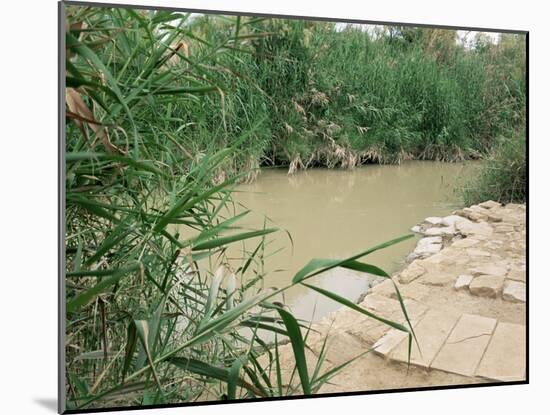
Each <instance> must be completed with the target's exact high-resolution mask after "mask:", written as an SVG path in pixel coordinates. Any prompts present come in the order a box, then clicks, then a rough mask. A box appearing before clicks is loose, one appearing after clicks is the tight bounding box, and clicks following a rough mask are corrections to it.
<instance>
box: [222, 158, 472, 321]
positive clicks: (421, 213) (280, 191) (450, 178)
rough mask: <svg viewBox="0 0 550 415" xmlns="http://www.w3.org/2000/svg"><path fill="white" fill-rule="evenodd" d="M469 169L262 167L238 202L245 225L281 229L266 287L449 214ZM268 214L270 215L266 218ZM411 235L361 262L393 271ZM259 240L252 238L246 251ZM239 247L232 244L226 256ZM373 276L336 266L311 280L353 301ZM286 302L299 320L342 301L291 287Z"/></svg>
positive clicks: (417, 164) (433, 165)
mask: <svg viewBox="0 0 550 415" xmlns="http://www.w3.org/2000/svg"><path fill="white" fill-rule="evenodd" d="M469 171H471V167H470V163H466V164H463V163H438V162H423V161H409V162H405V163H402V164H401V165H366V166H363V167H360V168H356V169H354V170H338V169H332V170H330V169H310V170H307V171H299V172H298V173H297V174H294V175H291V176H289V175H287V173H286V170H285V169H263V170H262V172H261V174H260V175H259V177H258V179H257V180H256V181H255V182H254V183H252V184H246V185H240V186H239V187H238V188H237V192H236V193H235V194H234V201H235V202H236V203H237V204H240V205H241V206H240V207H239V210H243V209H244V208H245V207H246V208H247V209H251V210H252V212H251V213H250V214H249V215H248V216H247V218H246V220H245V221H244V222H242V223H241V225H244V226H245V227H247V228H255V229H258V228H261V227H262V226H263V223H264V220H267V221H268V222H267V226H277V227H279V228H281V229H284V230H286V231H288V233H290V235H291V237H292V241H293V246H292V244H291V242H290V239H289V237H288V236H287V234H286V233H285V232H278V233H275V234H271V235H269V236H268V240H270V241H272V242H271V243H270V244H269V245H268V247H267V248H266V253H267V254H268V255H269V254H270V253H274V254H273V255H271V256H268V258H266V260H265V271H266V274H267V275H266V276H265V278H264V285H265V287H281V286H283V285H286V284H287V283H288V282H289V281H290V280H291V278H292V276H293V275H294V274H295V273H296V271H298V270H299V269H300V268H301V267H302V266H304V265H305V264H306V263H307V262H308V261H309V260H310V259H311V258H344V257H347V256H350V255H353V254H355V253H358V252H360V251H363V250H365V249H367V248H369V247H371V246H373V245H376V244H379V243H381V242H385V241H387V240H390V239H393V238H396V237H398V236H401V235H404V234H407V233H409V232H410V228H411V227H412V226H413V225H415V224H417V223H418V222H420V221H422V220H423V219H424V218H426V217H427V216H438V215H447V214H449V213H450V212H451V211H452V210H453V209H454V208H456V207H458V206H459V205H460V197H459V195H458V194H457V193H456V192H455V191H454V189H455V187H456V185H457V183H459V182H460V181H461V180H462V179H463V178H464V176H465V175H466V174H467V173H468V172H469ZM266 218H267V219H266ZM415 243H416V239H415V238H412V239H410V240H407V241H405V242H401V243H400V244H398V245H394V246H392V247H390V248H386V249H384V250H381V251H378V252H376V253H374V254H372V255H370V256H367V257H364V258H363V261H364V262H368V263H372V264H374V265H376V266H379V267H381V268H382V269H384V270H385V271H386V272H388V273H392V272H395V271H396V270H398V269H399V268H400V267H401V266H402V265H403V263H404V260H405V257H406V255H407V254H408V253H409V252H410V251H411V250H412V249H413V248H414V245H415ZM256 244H257V240H256V242H255V243H254V241H249V242H248V243H247V245H246V248H247V250H251V249H253V247H254V246H255V245H256ZM240 249H242V246H240V247H239V248H237V247H232V249H231V250H230V251H229V256H235V257H238V256H239V254H238V253H240V252H241V251H240ZM370 281H371V279H370V278H369V277H368V276H367V275H364V274H363V275H361V274H358V273H355V272H352V271H348V270H344V269H340V268H337V269H335V270H333V271H329V272H326V273H324V274H321V275H319V276H318V277H314V278H313V279H312V280H311V282H312V283H313V284H315V285H318V286H320V287H322V288H325V289H328V290H330V291H334V292H336V293H338V294H340V295H342V296H345V297H347V298H349V299H350V300H352V301H355V300H357V299H358V298H359V296H360V295H361V294H362V293H364V292H365V291H366V290H367V289H368V287H369V283H370ZM285 303H286V304H287V305H289V306H290V308H291V309H292V311H293V313H294V314H295V316H296V317H298V318H303V319H307V320H312V321H316V320H319V319H320V318H322V317H323V316H324V315H326V314H327V313H330V312H331V311H334V310H335V309H337V308H339V307H340V305H339V304H338V303H336V302H334V301H332V300H330V299H328V298H325V297H322V296H320V295H319V294H317V293H315V292H313V291H311V290H309V289H307V288H305V287H303V286H296V287H293V288H291V289H289V290H288V291H287V292H286V295H285Z"/></svg>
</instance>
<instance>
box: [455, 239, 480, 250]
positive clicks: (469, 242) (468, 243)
mask: <svg viewBox="0 0 550 415" xmlns="http://www.w3.org/2000/svg"><path fill="white" fill-rule="evenodd" d="M478 243H479V240H478V239H474V238H463V239H458V240H456V241H455V242H453V244H452V247H453V248H471V247H472V246H474V245H477V244H478Z"/></svg>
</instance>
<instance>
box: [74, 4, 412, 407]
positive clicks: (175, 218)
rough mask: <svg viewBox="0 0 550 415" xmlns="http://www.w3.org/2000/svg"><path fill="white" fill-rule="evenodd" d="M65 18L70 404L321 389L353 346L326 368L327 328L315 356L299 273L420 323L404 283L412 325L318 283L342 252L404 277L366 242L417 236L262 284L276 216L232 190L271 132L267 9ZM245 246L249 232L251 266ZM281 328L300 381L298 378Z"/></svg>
mask: <svg viewBox="0 0 550 415" xmlns="http://www.w3.org/2000/svg"><path fill="white" fill-rule="evenodd" d="M66 18H67V32H66V34H65V35H66V54H67V61H66V71H67V77H66V115H67V125H66V132H65V133H66V134H65V135H66V143H65V145H66V148H65V165H66V166H65V176H66V183H65V194H66V217H65V219H66V230H65V231H66V233H65V241H66V247H65V258H66V266H67V268H66V270H65V287H66V298H65V309H66V315H65V318H66V330H65V333H64V335H65V344H64V346H65V356H66V361H65V369H66V371H65V385H66V388H65V389H66V406H67V408H68V409H91V408H103V407H113V406H132V405H145V406H146V405H155V404H166V403H182V402H195V401H198V400H216V399H229V400H233V399H245V398H253V397H276V396H285V395H289V394H296V393H300V394H312V393H316V392H318V391H319V390H320V388H321V387H322V386H323V384H325V383H326V382H328V381H329V380H330V379H331V377H332V376H334V375H335V374H336V373H337V372H338V371H340V370H342V369H344V368H345V367H346V365H348V364H349V363H350V362H351V361H349V362H345V363H344V364H342V365H340V366H337V367H334V368H332V369H330V370H328V371H325V370H323V367H322V364H323V360H324V357H325V354H326V348H325V346H326V343H324V344H323V347H322V349H321V352H320V353H319V355H318V356H317V358H318V359H317V361H316V362H314V367H313V368H312V367H311V362H308V361H307V360H306V348H307V346H306V344H307V340H306V339H307V336H308V335H309V333H311V327H310V325H309V323H308V322H305V321H300V320H297V319H296V318H295V317H294V316H293V314H292V312H291V310H290V309H289V308H288V307H286V306H285V305H284V302H283V301H282V300H283V297H282V294H283V293H284V291H285V290H287V289H289V288H290V287H292V286H295V285H298V284H300V285H303V286H305V287H307V288H308V289H310V290H314V291H315V292H317V293H319V294H321V295H324V296H327V297H329V298H331V299H332V300H334V301H336V302H339V303H340V304H342V305H343V306H347V307H350V308H352V309H354V310H356V311H357V312H359V313H362V314H364V315H366V316H367V317H369V318H373V319H377V320H379V321H381V322H382V323H384V324H387V325H389V326H391V327H393V328H395V329H397V330H401V331H403V332H406V333H407V334H408V336H409V350H410V344H411V341H412V339H413V331H412V327H411V325H410V322H409V320H408V317H407V313H406V309H405V307H404V306H403V302H402V301H401V297H400V296H399V295H398V298H399V299H400V301H401V305H402V311H403V315H404V321H405V323H404V324H401V323H397V322H393V321H389V320H386V319H384V318H382V317H380V316H377V315H375V314H372V313H371V312H369V311H368V310H366V309H363V308H362V307H360V306H358V305H356V304H354V303H353V302H351V301H349V300H347V299H345V298H343V297H340V296H338V295H337V294H335V293H332V292H330V291H326V290H324V289H322V288H320V287H317V286H315V285H313V284H312V283H311V278H312V277H314V276H315V275H318V274H320V273H322V272H324V271H327V270H330V269H332V268H335V267H344V268H349V269H353V270H356V271H361V272H364V273H365V274H369V275H372V274H374V275H377V276H381V277H384V278H389V276H388V274H386V273H385V272H384V271H383V270H381V269H379V268H378V267H376V266H374V265H370V264H367V263H364V262H362V261H361V258H362V257H364V256H367V255H369V254H370V253H372V252H375V251H377V250H379V249H383V248H385V247H387V246H390V245H392V244H394V243H398V242H400V241H401V240H403V239H406V238H408V237H410V235H407V236H404V237H401V238H397V239H394V240H391V241H389V242H387V243H383V244H380V245H378V246H375V247H373V248H371V249H368V250H365V251H363V252H360V253H359V254H357V255H354V256H351V257H349V258H345V259H314V260H312V261H310V262H309V263H308V264H306V265H305V266H304V267H303V268H302V269H301V270H300V271H299V272H298V273H297V274H296V275H295V276H294V278H293V280H292V281H291V282H290V283H289V284H287V285H285V286H283V287H277V288H272V289H263V288H262V280H263V278H264V276H265V270H264V266H263V264H264V259H265V255H266V249H267V246H268V241H269V239H268V238H269V237H270V235H275V232H277V231H278V229H276V228H273V227H268V226H263V227H262V228H260V229H256V230H250V229H245V228H243V227H241V226H240V222H239V221H240V220H241V219H242V218H243V217H245V216H246V215H247V214H248V212H247V211H245V212H243V213H239V214H236V213H235V208H234V206H233V202H232V199H231V193H232V191H233V189H234V186H235V184H236V183H237V182H238V181H240V180H246V179H247V178H250V177H251V175H253V174H254V173H255V171H256V167H257V165H258V164H259V162H258V161H257V159H256V157H257V156H258V155H259V154H261V153H262V151H264V149H265V147H266V146H267V147H269V143H270V140H271V138H272V136H271V133H270V131H271V128H272V125H271V123H272V121H270V120H269V119H268V118H269V116H270V107H269V106H267V105H266V104H265V101H263V100H269V99H270V97H269V95H268V94H267V93H266V91H265V90H263V89H262V87H265V85H258V82H257V81H258V79H255V77H254V76H253V75H251V74H252V72H246V71H241V72H240V71H239V70H238V68H239V65H245V63H246V62H247V59H259V58H258V56H259V55H258V51H257V50H256V49H255V46H254V45H255V44H256V45H259V44H261V42H262V39H265V38H266V37H270V36H272V34H271V33H270V32H269V31H268V30H271V29H272V28H271V26H270V23H269V22H265V21H264V20H265V19H253V18H247V19H241V18H239V17H232V18H218V19H216V20H215V21H210V18H209V17H208V16H203V17H193V16H191V15H190V14H186V13H178V12H171V11H142V10H137V9H135V10H134V9H109V8H97V7H83V6H68V7H67V9H66ZM260 29H261V30H260ZM255 42H256V43H255ZM258 42H259V43H258ZM268 56H269V55H268ZM230 63H231V65H229V64H230ZM257 65H260V64H259V63H257ZM241 69H242V68H241ZM300 76H301V75H298V74H297V75H296V77H297V78H299V77H300ZM243 94H245V95H243ZM246 94H248V95H246ZM245 96H246V97H247V98H246V99H245ZM237 121H238V122H237ZM245 241H246V242H247V244H246V245H244V242H245ZM231 244H243V254H242V258H240V263H239V265H238V266H236V267H235V266H234V265H232V264H233V262H230V261H229V260H228V258H227V255H226V250H227V247H228V246H230V245H231ZM251 244H252V245H251ZM251 246H252V248H249V247H251ZM396 290H397V288H396ZM261 330H263V331H267V332H271V333H273V334H274V335H275V336H276V337H275V338H276V340H275V342H274V343H273V344H268V343H267V342H266V341H265V339H264V338H263V337H262V336H260V334H259V332H260V331H261ZM283 338H285V339H287V340H288V341H290V343H291V345H292V350H293V355H294V360H295V368H294V371H293V374H292V375H291V378H294V379H296V380H297V381H296V382H292V380H291V381H290V382H287V381H285V382H283V380H282V376H281V361H280V356H279V342H280V340H281V339H283ZM358 357H359V356H358ZM308 365H310V366H309V367H308Z"/></svg>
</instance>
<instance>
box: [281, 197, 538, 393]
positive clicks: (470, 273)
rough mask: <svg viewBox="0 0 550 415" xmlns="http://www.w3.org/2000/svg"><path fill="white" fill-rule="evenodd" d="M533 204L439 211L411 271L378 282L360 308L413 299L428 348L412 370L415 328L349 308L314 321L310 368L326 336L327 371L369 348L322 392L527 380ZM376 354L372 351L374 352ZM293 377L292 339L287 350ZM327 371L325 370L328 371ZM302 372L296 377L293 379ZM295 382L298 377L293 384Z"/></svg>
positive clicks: (395, 305) (394, 307) (287, 374)
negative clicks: (407, 330)
mask: <svg viewBox="0 0 550 415" xmlns="http://www.w3.org/2000/svg"><path fill="white" fill-rule="evenodd" d="M525 210H526V206H525V205H519V204H508V205H506V206H501V205H500V204H498V203H496V202H484V203H481V204H479V205H474V206H471V207H469V208H464V209H462V210H459V211H455V212H453V214H452V215H449V216H446V217H444V218H439V217H430V218H426V220H425V221H424V222H423V223H422V224H420V225H418V226H417V227H415V228H414V230H415V231H417V232H419V233H421V234H422V235H423V236H424V237H423V238H422V239H420V240H419V242H418V244H417V246H416V248H415V249H414V251H413V252H412V253H411V255H410V256H409V260H410V261H411V262H410V263H409V264H408V265H407V266H406V267H405V268H404V269H403V270H401V271H400V272H398V273H396V274H395V275H393V276H392V279H393V282H392V281H389V280H385V281H383V282H381V283H379V284H377V285H376V286H374V287H372V288H371V289H369V291H368V293H367V295H366V296H365V298H364V299H363V300H362V301H361V303H360V306H361V307H363V308H365V309H367V310H369V311H371V312H373V313H376V314H378V315H380V316H382V317H384V318H387V319H389V320H392V321H400V322H404V321H405V318H404V316H403V313H402V311H401V307H400V305H399V302H398V300H397V298H396V293H395V288H394V285H393V283H395V284H396V285H397V287H398V288H399V290H400V293H401V295H402V297H403V299H404V302H405V305H406V308H407V313H408V315H409V318H410V320H411V322H412V324H413V326H414V329H415V334H416V337H417V339H418V344H419V345H420V350H419V349H418V346H417V345H415V344H414V343H413V348H412V354H411V366H410V367H407V363H406V362H407V339H406V335H405V334H403V333H402V332H399V331H397V330H394V329H391V328H390V327H388V326H386V325H383V324H382V323H379V322H377V321H375V320H373V319H371V318H368V317H366V316H364V315H361V314H359V313H357V312H355V311H353V310H350V309H347V308H341V309H339V310H338V311H336V312H334V313H331V314H330V315H328V316H326V317H325V318H324V319H323V320H321V321H320V322H319V323H316V324H314V325H313V327H312V329H313V330H312V331H311V332H310V334H309V336H308V338H307V344H308V346H309V350H308V356H307V358H308V360H309V362H308V363H310V364H309V365H308V367H309V368H310V370H313V368H314V367H315V362H316V361H317V359H318V358H319V354H320V352H321V349H322V347H323V343H324V339H325V337H327V338H328V340H327V349H326V355H325V356H326V359H325V363H324V366H323V369H324V370H329V369H330V368H331V367H336V366H338V365H340V364H342V363H344V362H345V361H348V360H350V359H352V358H354V357H356V356H359V355H361V354H362V353H366V354H365V355H364V356H362V357H360V358H359V359H357V360H355V361H354V362H352V363H351V364H350V365H349V366H347V367H346V368H345V369H344V370H343V371H341V372H340V373H339V374H338V375H336V376H335V377H334V378H333V379H332V381H331V383H330V384H325V385H324V386H323V387H322V389H321V390H320V391H319V392H320V393H333V392H351V391H368V390H379V389H393V388H409V387H423V386H443V385H453V384H471V383H485V382H495V381H518V380H523V379H525V370H526V366H525V363H526V358H525V353H526V350H525V346H526V328H525V325H526V302H525V301H526V290H527V278H526V215H525ZM368 351H370V352H368ZM279 352H280V356H281V361H282V374H283V379H285V378H286V380H287V382H288V380H289V379H290V378H291V373H292V370H293V367H294V357H293V353H292V348H291V345H285V346H282V347H280V350H279ZM324 370H323V371H324ZM294 378H296V377H294ZM293 383H295V381H293Z"/></svg>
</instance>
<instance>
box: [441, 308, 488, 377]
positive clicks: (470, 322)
mask: <svg viewBox="0 0 550 415" xmlns="http://www.w3.org/2000/svg"><path fill="white" fill-rule="evenodd" d="M496 324H497V321H496V320H495V319H493V318H488V317H482V316H478V315H473V314H463V315H462V317H461V318H460V320H459V321H458V323H457V324H456V326H455V327H454V329H453V330H452V332H451V334H450V335H449V337H448V338H447V341H446V342H445V344H444V345H443V347H442V348H441V350H440V351H439V354H438V355H437V356H436V358H435V359H434V361H433V362H432V365H431V367H432V368H433V369H439V370H443V371H445V372H451V373H457V374H459V375H463V376H473V375H474V374H475V372H476V369H477V367H478V365H479V362H480V361H481V358H482V357H483V354H484V353H485V349H486V348H487V344H488V343H489V340H490V339H491V335H492V333H493V330H494V328H495V326H496Z"/></svg>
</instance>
